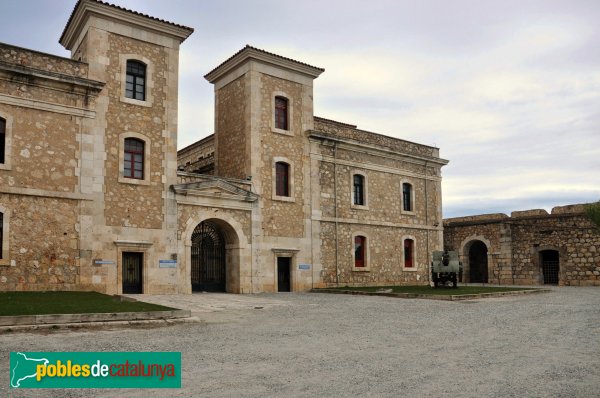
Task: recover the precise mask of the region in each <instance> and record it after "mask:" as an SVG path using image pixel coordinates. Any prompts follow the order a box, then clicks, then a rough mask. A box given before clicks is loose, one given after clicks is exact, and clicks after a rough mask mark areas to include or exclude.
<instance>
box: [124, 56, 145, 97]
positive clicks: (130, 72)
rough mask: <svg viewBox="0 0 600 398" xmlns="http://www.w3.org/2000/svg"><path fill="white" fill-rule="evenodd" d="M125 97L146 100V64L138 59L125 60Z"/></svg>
mask: <svg viewBox="0 0 600 398" xmlns="http://www.w3.org/2000/svg"><path fill="white" fill-rule="evenodd" d="M125 97H126V98H132V99H135V100H139V101H145V100H146V65H145V64H144V63H142V62H140V61H135V60H128V61H127V73H126V76H125Z"/></svg>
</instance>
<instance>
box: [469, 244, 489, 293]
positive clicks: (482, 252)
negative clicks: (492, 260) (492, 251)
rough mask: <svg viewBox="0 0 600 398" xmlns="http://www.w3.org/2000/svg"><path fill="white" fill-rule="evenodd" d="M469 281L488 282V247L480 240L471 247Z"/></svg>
mask: <svg viewBox="0 0 600 398" xmlns="http://www.w3.org/2000/svg"><path fill="white" fill-rule="evenodd" d="M469 282H471V283H488V249H487V246H486V245H485V243H483V242H482V241H480V240H476V241H473V243H471V246H470V247H469Z"/></svg>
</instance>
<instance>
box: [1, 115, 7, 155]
mask: <svg viewBox="0 0 600 398" xmlns="http://www.w3.org/2000/svg"><path fill="white" fill-rule="evenodd" d="M5 148H6V120H4V119H2V118H0V163H4V161H5V160H4V153H5Z"/></svg>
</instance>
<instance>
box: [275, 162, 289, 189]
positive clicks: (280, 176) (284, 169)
mask: <svg viewBox="0 0 600 398" xmlns="http://www.w3.org/2000/svg"><path fill="white" fill-rule="evenodd" d="M275 195H277V196H290V165H289V164H287V163H285V162H277V163H275Z"/></svg>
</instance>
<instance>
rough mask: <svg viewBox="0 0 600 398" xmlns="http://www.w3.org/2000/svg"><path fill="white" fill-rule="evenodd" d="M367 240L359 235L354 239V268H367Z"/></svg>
mask: <svg viewBox="0 0 600 398" xmlns="http://www.w3.org/2000/svg"><path fill="white" fill-rule="evenodd" d="M366 254H367V238H366V237H364V236H361V235H357V236H355V237H354V266H355V267H356V268H363V267H366V266H367V261H366V260H367V256H366Z"/></svg>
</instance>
